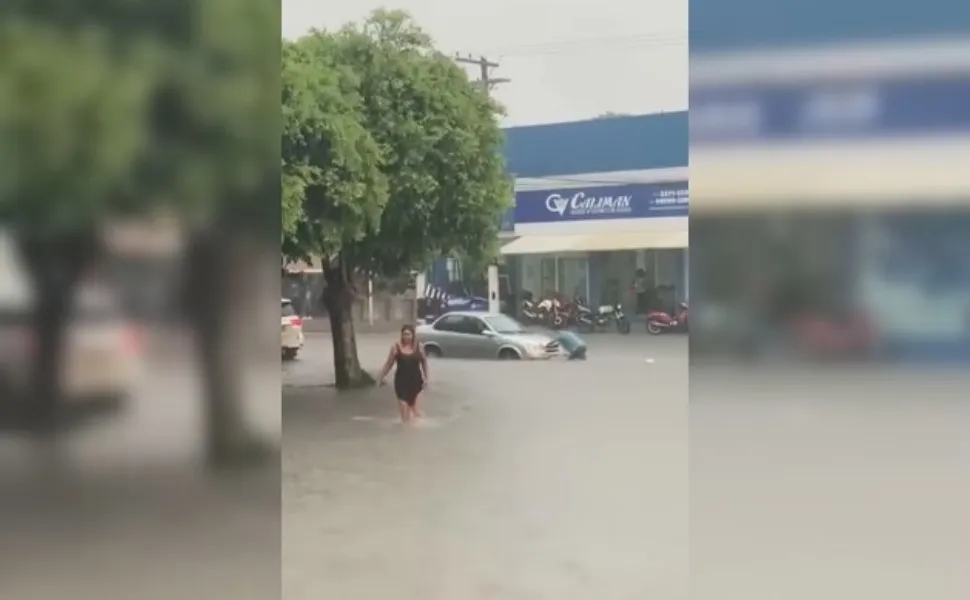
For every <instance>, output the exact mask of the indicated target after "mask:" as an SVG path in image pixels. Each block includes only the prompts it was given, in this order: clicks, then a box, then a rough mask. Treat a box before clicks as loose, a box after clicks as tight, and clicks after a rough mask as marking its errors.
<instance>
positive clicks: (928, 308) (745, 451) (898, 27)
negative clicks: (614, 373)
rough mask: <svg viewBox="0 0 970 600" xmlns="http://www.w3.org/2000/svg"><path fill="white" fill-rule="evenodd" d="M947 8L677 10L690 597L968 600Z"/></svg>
mask: <svg viewBox="0 0 970 600" xmlns="http://www.w3.org/2000/svg"><path fill="white" fill-rule="evenodd" d="M968 31H970V8H968V5H966V3H958V2H953V1H950V0H928V1H927V2H921V3H905V2H874V1H869V0H862V1H857V2H850V3H846V2H839V1H838V0H816V1H815V2H804V1H801V0H783V1H781V2H771V3H768V2H764V1H762V0H733V1H731V2H720V1H719V0H692V2H691V41H690V44H691V53H692V55H691V174H690V178H691V232H690V233H691V239H690V241H691V291H692V298H691V301H692V304H691V308H692V309H693V311H694V314H693V315H692V316H693V317H694V319H693V322H692V323H691V360H692V364H691V372H690V379H691V406H690V413H691V415H690V446H691V448H690V453H691V547H690V550H691V590H692V593H693V595H694V596H695V597H696V598H704V599H707V598H710V599H712V600H713V599H716V600H736V599H737V600H742V599H743V600H775V599H777V598H786V599H789V600H802V599H805V600H809V599H812V600H814V599H817V598H820V597H825V598H830V599H832V600H843V599H845V600H855V599H858V598H880V599H882V600H896V599H898V600H909V599H911V598H934V599H939V600H944V599H946V600H950V599H953V600H960V599H963V598H967V597H970V577H968V575H967V570H966V569H965V568H964V567H963V565H965V564H966V562H967V557H968V556H970V520H968V518H967V512H966V506H967V503H968V502H970V471H968V470H967V468H966V465H967V461H968V459H970V446H968V444H967V442H966V440H967V436H966V431H967V427H968V425H970V412H968V408H967V406H968V404H967V402H966V399H967V393H966V390H967V386H968V384H970V377H968V375H967V372H966V365H967V364H968V361H970V170H968V169H967V168H966V164H967V157H968V156H970V152H968V150H970V51H968V50H970V46H968V45H967V43H966V40H967V37H966V35H967V32H968Z"/></svg>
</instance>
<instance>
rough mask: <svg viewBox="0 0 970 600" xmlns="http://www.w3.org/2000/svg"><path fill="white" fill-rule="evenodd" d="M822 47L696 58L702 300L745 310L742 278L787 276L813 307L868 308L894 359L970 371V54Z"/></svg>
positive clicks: (918, 46)
mask: <svg viewBox="0 0 970 600" xmlns="http://www.w3.org/2000/svg"><path fill="white" fill-rule="evenodd" d="M817 52H818V56H817V57H812V56H810V55H806V54H805V53H784V52H774V53H771V55H770V57H765V58H761V59H759V60H760V62H758V63H752V62H751V61H750V60H749V59H748V58H746V57H745V56H743V55H738V56H734V57H724V58H718V59H714V58H712V59H710V60H709V61H706V64H705V62H704V61H695V62H696V64H695V63H694V62H692V71H691V77H692V85H694V88H692V95H691V101H692V123H691V124H692V131H691V136H692V137H691V142H692V155H691V164H692V165H694V173H693V176H692V179H691V183H692V191H693V192H694V200H695V202H694V212H693V217H694V219H693V225H694V227H695V233H696V234H697V236H696V240H697V243H696V244H695V247H694V254H695V257H694V258H695V260H694V265H693V266H694V273H695V274H696V275H697V278H698V281H699V282H700V281H702V282H704V289H695V295H698V294H699V295H700V296H699V297H700V298H701V301H699V302H698V306H702V305H703V306H709V305H715V304H723V305H726V306H727V305H737V306H739V307H741V308H742V310H743V305H744V304H745V303H749V302H751V298H750V296H748V297H745V296H744V294H743V293H741V294H735V292H734V291H732V290H733V289H735V288H737V289H742V288H744V287H745V285H746V282H743V281H742V282H738V281H737V279H738V278H739V277H738V274H747V273H752V272H754V273H756V274H757V275H758V279H759V281H758V282H757V285H758V286H761V287H764V286H765V285H766V284H770V283H771V281H770V280H771V279H772V278H773V277H775V274H776V273H777V275H778V276H777V277H775V278H776V279H785V280H787V281H794V282H795V283H796V284H797V287H799V288H800V289H801V290H804V291H805V294H804V295H802V297H801V298H800V301H801V302H803V303H804V304H805V305H806V307H807V308H809V309H811V310H814V311H817V312H819V313H827V314H834V315H837V314H838V313H840V312H845V311H846V310H849V311H854V312H857V313H861V314H863V315H865V318H866V320H867V321H868V322H869V324H871V326H872V327H873V329H874V330H875V332H876V334H877V338H878V344H877V346H876V347H875V349H874V350H875V351H876V352H879V353H881V354H882V356H883V357H885V358H888V359H891V360H905V361H910V360H931V361H948V360H957V361H961V362H965V361H966V360H967V358H970V269H968V267H967V265H968V264H970V263H968V261H967V256H968V252H970V170H968V169H967V168H966V158H965V157H966V156H967V152H968V150H970V101H968V100H970V46H968V45H967V44H966V43H957V44H948V43H941V42H937V41H935V40H928V41H926V42H921V43H916V42H914V43H912V44H909V45H907V46H903V45H901V44H894V45H877V44H872V45H869V46H862V45H857V46H854V47H851V48H833V49H828V50H819V51H817ZM836 55H837V56H838V61H830V60H824V58H825V57H826V56H836ZM951 57H952V58H951ZM901 58H905V59H906V60H901ZM808 59H813V60H808ZM755 64H757V68H755V67H754V66H753V65H755ZM739 65H741V66H743V67H744V68H743V69H742V68H740V67H739ZM874 65H877V66H874ZM732 73H733V74H737V73H743V77H742V76H738V75H733V76H728V75H725V74H732ZM779 74H783V76H782V75H779ZM743 221H746V222H747V225H746V227H747V229H745V230H744V232H743V233H741V234H735V235H731V233H730V231H731V229H730V228H731V227H733V226H735V225H738V224H739V223H741V222H743ZM759 231H760V232H761V233H758V232H759ZM702 232H703V233H702ZM718 235H719V236H720V238H717V237H716V236H718ZM759 235H761V236H763V237H758V236H759ZM711 239H719V242H718V243H716V244H709V243H708V242H709V240H711ZM766 239H767V240H769V241H771V243H772V244H773V245H768V242H765V240H766ZM753 240H757V242H756V243H755V242H753ZM772 240H773V241H772ZM753 248H760V249H761V252H760V253H759V252H754V251H746V249H748V250H750V249H753ZM765 248H773V249H776V250H773V251H771V252H765V251H764V249H765ZM782 259H784V260H782ZM772 263H775V265H774V266H773V265H772ZM722 274H731V275H732V276H733V277H734V279H735V281H722V282H718V281H717V277H718V276H719V275H722ZM729 279H730V277H729ZM715 286H720V287H717V289H715ZM749 287H751V286H749ZM696 331H697V333H696V335H695V334H694V333H693V332H692V348H699V347H701V346H702V342H703V341H704V340H703V338H704V336H705V332H704V330H702V329H698V330H696ZM695 342H696V343H695Z"/></svg>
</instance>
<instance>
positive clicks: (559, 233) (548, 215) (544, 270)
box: [502, 112, 689, 310]
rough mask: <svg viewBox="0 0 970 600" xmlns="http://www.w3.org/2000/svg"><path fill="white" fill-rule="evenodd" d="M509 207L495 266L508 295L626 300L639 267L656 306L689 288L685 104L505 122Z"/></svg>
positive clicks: (629, 300) (631, 301) (629, 298)
mask: <svg viewBox="0 0 970 600" xmlns="http://www.w3.org/2000/svg"><path fill="white" fill-rule="evenodd" d="M506 136H507V147H506V160H507V164H508V169H509V171H510V172H511V173H513V174H514V176H515V208H514V209H513V211H512V212H511V214H510V215H509V216H508V218H507V219H506V220H505V223H504V224H503V225H504V231H503V238H504V245H503V247H502V256H503V268H502V271H503V274H504V275H505V276H506V277H507V282H508V284H507V286H506V287H508V288H509V290H510V291H511V292H512V294H513V295H515V296H518V295H520V294H522V293H524V292H530V293H532V294H533V295H535V296H540V295H543V294H547V293H550V292H557V293H561V294H563V295H565V296H567V297H577V296H578V297H582V298H585V299H586V300H587V301H589V302H592V303H599V302H603V303H606V302H624V303H627V304H628V305H629V306H628V308H629V309H631V310H632V309H634V308H636V307H635V306H634V298H633V297H632V296H631V294H630V291H629V290H630V285H631V283H632V282H633V280H634V277H635V275H636V274H637V273H638V272H641V273H642V274H643V275H644V276H645V279H646V281H647V282H648V284H649V286H650V287H651V288H652V289H653V290H659V295H660V296H661V297H662V298H663V303H664V304H669V303H670V302H673V301H674V300H675V299H678V298H680V299H685V298H686V297H687V295H688V293H689V287H688V285H689V284H688V257H687V252H688V251H687V246H688V243H687V242H688V233H687V207H688V202H689V197H688V189H687V160H688V120H687V113H686V112H676V113H669V114H655V115H638V116H616V117H604V118H599V119H593V120H589V121H578V122H573V123H556V124H551V125H534V126H525V127H513V128H510V129H507V130H506Z"/></svg>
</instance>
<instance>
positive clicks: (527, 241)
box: [502, 235, 587, 254]
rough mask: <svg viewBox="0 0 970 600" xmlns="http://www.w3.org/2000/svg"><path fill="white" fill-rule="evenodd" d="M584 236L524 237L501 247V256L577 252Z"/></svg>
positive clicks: (580, 249)
mask: <svg viewBox="0 0 970 600" xmlns="http://www.w3.org/2000/svg"><path fill="white" fill-rule="evenodd" d="M586 237H587V236H585V235H524V236H522V237H520V238H518V239H516V240H513V241H511V242H509V243H508V244H505V245H504V246H502V254H554V253H557V252H577V251H582V250H583V248H578V247H577V246H578V245H580V244H581V243H582V242H583V239H584V238H586Z"/></svg>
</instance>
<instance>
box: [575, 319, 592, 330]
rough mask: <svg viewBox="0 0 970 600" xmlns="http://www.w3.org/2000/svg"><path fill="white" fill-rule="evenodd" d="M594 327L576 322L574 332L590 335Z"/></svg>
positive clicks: (585, 322)
mask: <svg viewBox="0 0 970 600" xmlns="http://www.w3.org/2000/svg"><path fill="white" fill-rule="evenodd" d="M595 329H596V327H595V326H594V325H593V324H592V323H589V322H587V321H578V322H577V323H576V330H577V331H579V332H580V333H592V332H593V331H594V330H595Z"/></svg>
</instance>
